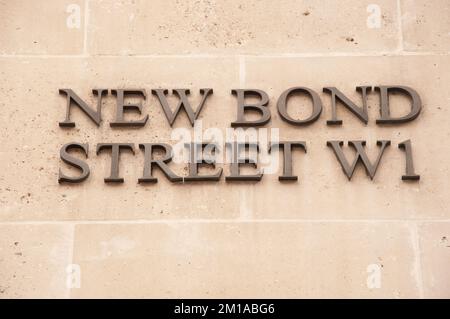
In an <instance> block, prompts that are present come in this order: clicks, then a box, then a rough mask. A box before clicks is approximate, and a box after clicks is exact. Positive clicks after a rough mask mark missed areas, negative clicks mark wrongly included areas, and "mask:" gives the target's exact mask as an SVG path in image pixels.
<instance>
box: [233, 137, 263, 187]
mask: <svg viewBox="0 0 450 319" xmlns="http://www.w3.org/2000/svg"><path fill="white" fill-rule="evenodd" d="M226 145H227V146H231V152H232V159H231V163H230V175H229V176H226V177H225V180H226V181H260V180H261V178H262V176H263V174H262V173H260V172H259V171H258V173H256V174H255V175H241V174H240V170H239V166H240V164H252V165H253V166H254V167H255V168H257V167H258V165H257V162H256V161H254V160H252V159H250V158H248V157H245V158H244V159H241V158H240V156H239V155H240V149H241V147H244V149H246V148H247V147H250V146H254V147H256V150H259V146H258V144H257V143H237V142H233V143H226Z"/></svg>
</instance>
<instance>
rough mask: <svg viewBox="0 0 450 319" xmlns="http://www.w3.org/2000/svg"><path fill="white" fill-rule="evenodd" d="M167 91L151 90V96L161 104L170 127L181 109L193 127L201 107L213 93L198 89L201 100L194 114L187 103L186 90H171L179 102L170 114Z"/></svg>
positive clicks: (187, 91)
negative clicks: (155, 97)
mask: <svg viewBox="0 0 450 319" xmlns="http://www.w3.org/2000/svg"><path fill="white" fill-rule="evenodd" d="M167 93H168V90H166V89H154V90H152V94H153V95H156V96H157V97H158V99H159V102H160V103H161V106H162V108H163V111H164V114H165V115H166V118H167V120H168V121H169V124H170V126H172V124H173V122H175V119H176V117H177V115H178V113H179V112H180V110H181V108H183V109H184V110H185V111H186V114H187V115H188V117H189V121H190V122H191V125H192V126H194V122H195V120H196V119H197V118H198V116H199V115H200V112H201V110H202V108H203V105H204V104H205V102H206V98H207V97H208V96H209V95H210V94H212V93H213V89H200V94H201V95H202V100H201V102H200V104H199V105H198V107H197V110H196V111H195V112H194V111H193V110H192V107H191V104H190V103H189V99H188V98H187V96H188V95H189V94H190V91H189V90H188V89H174V90H172V94H175V95H177V96H178V98H179V102H178V105H177V107H176V108H175V111H173V112H172V110H171V108H170V106H169V103H168V102H167V97H166V95H167Z"/></svg>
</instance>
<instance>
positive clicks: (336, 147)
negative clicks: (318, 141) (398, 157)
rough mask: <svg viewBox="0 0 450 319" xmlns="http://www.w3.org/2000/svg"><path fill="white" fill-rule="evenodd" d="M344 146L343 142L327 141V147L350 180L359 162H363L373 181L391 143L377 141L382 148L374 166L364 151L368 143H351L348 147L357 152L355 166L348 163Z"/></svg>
mask: <svg viewBox="0 0 450 319" xmlns="http://www.w3.org/2000/svg"><path fill="white" fill-rule="evenodd" d="M343 144H344V142H343V141H327V146H329V147H331V148H332V149H333V151H334V154H335V155H336V158H337V159H338V161H339V163H340V164H341V166H342V169H343V171H344V173H345V175H346V176H347V177H348V179H349V180H350V179H351V178H352V175H353V172H354V171H355V168H356V165H357V164H358V162H361V163H362V164H363V165H364V168H365V169H366V174H367V175H368V176H369V177H370V179H373V178H374V176H375V173H376V171H377V168H378V165H379V164H380V160H381V156H382V155H383V153H384V150H385V148H386V147H387V146H389V145H390V144H391V141H385V140H382V141H377V145H378V146H380V147H381V149H380V152H379V153H378V157H377V159H376V161H375V163H374V164H372V163H371V161H370V160H369V158H368V156H367V154H366V151H365V150H364V146H365V145H366V141H349V142H348V145H349V146H352V147H353V148H354V149H355V151H356V157H355V159H354V161H353V164H352V165H350V164H349V163H348V161H347V158H346V157H345V155H344V152H343V151H342V148H341V146H342V145H343Z"/></svg>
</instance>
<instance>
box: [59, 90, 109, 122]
mask: <svg viewBox="0 0 450 319" xmlns="http://www.w3.org/2000/svg"><path fill="white" fill-rule="evenodd" d="M92 93H94V95H97V96H98V97H97V111H94V110H93V109H91V108H90V107H89V105H87V104H86V103H85V102H84V101H83V100H82V99H81V98H80V97H79V96H78V95H76V94H75V92H74V91H72V90H71V89H59V94H61V95H63V94H65V95H66V96H67V106H66V119H65V120H64V122H59V126H60V127H75V122H72V121H70V106H71V105H72V102H74V103H75V104H76V105H77V106H78V107H79V108H80V109H81V110H82V111H83V112H84V113H85V114H86V115H87V116H89V118H90V119H91V120H92V121H94V123H95V124H97V126H99V125H100V122H101V120H102V115H101V112H102V97H103V95H106V93H108V90H107V89H98V90H97V89H94V90H92Z"/></svg>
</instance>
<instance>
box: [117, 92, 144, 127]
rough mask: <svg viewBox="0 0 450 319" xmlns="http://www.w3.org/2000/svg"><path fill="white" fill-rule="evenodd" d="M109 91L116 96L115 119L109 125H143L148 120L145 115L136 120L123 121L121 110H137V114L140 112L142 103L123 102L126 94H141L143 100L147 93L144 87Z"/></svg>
mask: <svg viewBox="0 0 450 319" xmlns="http://www.w3.org/2000/svg"><path fill="white" fill-rule="evenodd" d="M111 93H112V94H114V95H116V96H117V109H116V120H115V121H114V122H111V123H110V124H109V125H110V126H111V127H123V126H144V125H145V123H146V122H147V120H148V115H146V116H145V117H144V118H143V119H140V120H138V121H125V118H124V117H123V112H124V111H125V110H135V111H138V112H139V114H141V112H142V103H138V104H125V101H124V100H125V95H126V94H134V95H142V96H143V97H144V100H145V99H146V97H147V95H146V93H145V90H144V89H136V90H133V89H131V90H127V89H125V90H123V89H118V90H111Z"/></svg>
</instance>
